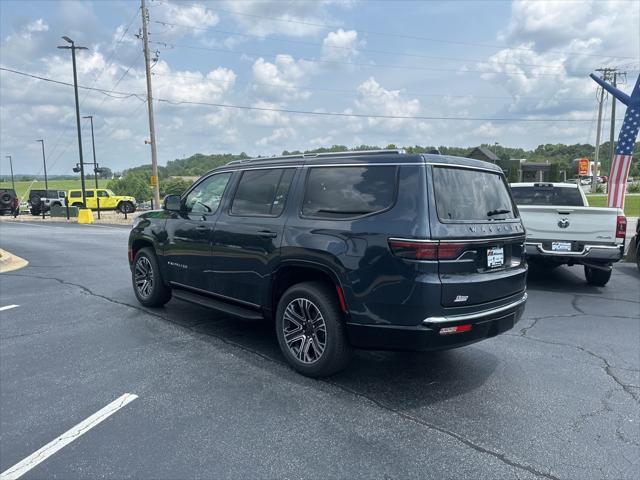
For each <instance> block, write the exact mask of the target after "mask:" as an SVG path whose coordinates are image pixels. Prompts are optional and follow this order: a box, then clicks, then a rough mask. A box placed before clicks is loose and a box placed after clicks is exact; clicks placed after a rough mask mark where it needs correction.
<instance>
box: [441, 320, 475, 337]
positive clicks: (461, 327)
mask: <svg viewBox="0 0 640 480" xmlns="http://www.w3.org/2000/svg"><path fill="white" fill-rule="evenodd" d="M471 328H472V325H471V324H470V323H467V324H465V325H457V326H455V327H445V328H441V329H440V335H450V334H452V333H464V332H468V331H470V330H471Z"/></svg>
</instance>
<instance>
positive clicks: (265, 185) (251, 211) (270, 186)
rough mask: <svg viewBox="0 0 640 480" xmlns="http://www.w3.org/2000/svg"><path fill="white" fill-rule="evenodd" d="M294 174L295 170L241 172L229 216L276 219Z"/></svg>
mask: <svg viewBox="0 0 640 480" xmlns="http://www.w3.org/2000/svg"><path fill="white" fill-rule="evenodd" d="M294 174H295V168H274V169H267V170H247V171H245V172H242V177H241V178H240V182H239V183H238V188H237V189H236V194H235V196H234V198H233V203H232V204H231V214H232V215H246V216H253V215H256V216H270V217H277V216H278V215H280V214H281V213H282V211H283V210H284V205H285V202H286V201H287V194H288V193H289V187H290V186H291V181H292V180H293V175H294Z"/></svg>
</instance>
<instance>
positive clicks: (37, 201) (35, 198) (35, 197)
mask: <svg viewBox="0 0 640 480" xmlns="http://www.w3.org/2000/svg"><path fill="white" fill-rule="evenodd" d="M29 201H30V202H31V205H33V206H34V207H37V206H38V205H40V204H41V203H42V198H40V195H37V194H34V195H31V196H30V197H29Z"/></svg>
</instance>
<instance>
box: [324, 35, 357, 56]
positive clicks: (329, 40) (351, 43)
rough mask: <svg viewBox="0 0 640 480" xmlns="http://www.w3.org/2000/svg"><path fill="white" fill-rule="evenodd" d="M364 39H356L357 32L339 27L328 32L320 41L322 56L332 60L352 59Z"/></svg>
mask: <svg viewBox="0 0 640 480" xmlns="http://www.w3.org/2000/svg"><path fill="white" fill-rule="evenodd" d="M362 46H364V41H358V32H356V31H355V30H346V31H345V30H343V29H342V28H339V29H338V30H336V31H335V32H329V33H328V34H327V36H326V37H325V38H324V40H323V41H322V58H324V59H325V60H333V61H347V60H352V59H354V58H355V57H357V56H358V53H359V52H358V49H359V48H361V47H362Z"/></svg>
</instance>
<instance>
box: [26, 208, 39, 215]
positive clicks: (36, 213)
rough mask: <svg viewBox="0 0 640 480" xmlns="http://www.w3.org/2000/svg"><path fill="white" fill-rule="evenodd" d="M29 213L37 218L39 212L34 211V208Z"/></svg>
mask: <svg viewBox="0 0 640 480" xmlns="http://www.w3.org/2000/svg"><path fill="white" fill-rule="evenodd" d="M29 211H30V212H31V215H33V216H34V217H37V216H38V215H40V210H36V209H35V208H32V209H31V210H29Z"/></svg>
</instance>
